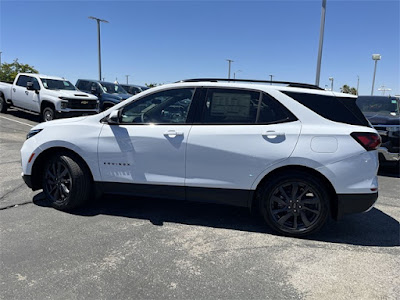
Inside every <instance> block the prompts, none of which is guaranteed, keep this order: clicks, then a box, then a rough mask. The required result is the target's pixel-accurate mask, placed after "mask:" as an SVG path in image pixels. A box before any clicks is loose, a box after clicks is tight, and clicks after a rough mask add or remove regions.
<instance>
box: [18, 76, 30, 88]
mask: <svg viewBox="0 0 400 300" xmlns="http://www.w3.org/2000/svg"><path fill="white" fill-rule="evenodd" d="M30 79H31V77H28V76H25V75H20V76H19V77H18V80H17V85H18V86H22V87H26V84H27V82H28V81H31V80H30Z"/></svg>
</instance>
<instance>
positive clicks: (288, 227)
mask: <svg viewBox="0 0 400 300" xmlns="http://www.w3.org/2000/svg"><path fill="white" fill-rule="evenodd" d="M289 172H290V171H289ZM259 203H260V211H261V213H262V215H263V217H264V219H265V221H266V222H267V224H268V225H269V226H270V227H272V228H273V229H274V230H275V231H277V232H279V233H281V234H284V235H288V236H294V237H301V236H305V235H308V234H311V233H315V232H317V231H318V230H319V229H321V227H322V226H323V225H324V224H325V223H326V221H327V218H328V214H329V194H328V192H327V189H326V187H325V185H324V183H323V182H322V181H321V180H319V179H318V178H316V177H314V176H312V175H310V174H308V173H306V172H298V171H293V172H290V173H287V174H286V173H285V174H283V173H282V174H280V175H278V176H276V177H275V178H273V179H272V180H270V181H268V182H266V184H265V185H264V186H263V187H262V188H261V191H260V202H259Z"/></svg>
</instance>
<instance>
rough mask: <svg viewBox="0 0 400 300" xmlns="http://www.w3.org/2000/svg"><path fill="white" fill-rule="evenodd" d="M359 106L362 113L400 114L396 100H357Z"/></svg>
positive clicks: (370, 98)
mask: <svg viewBox="0 0 400 300" xmlns="http://www.w3.org/2000/svg"><path fill="white" fill-rule="evenodd" d="M357 105H358V107H360V109H361V111H362V112H375V113H388V114H389V113H391V114H393V113H395V114H398V113H399V107H398V103H397V100H396V99H395V98H389V97H387V98H386V97H384V98H374V97H368V98H367V97H366V98H361V97H359V98H358V99H357Z"/></svg>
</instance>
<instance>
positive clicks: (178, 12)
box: [0, 0, 400, 94]
mask: <svg viewBox="0 0 400 300" xmlns="http://www.w3.org/2000/svg"><path fill="white" fill-rule="evenodd" d="M321 3H322V1H321V0H315V1H284V0H283V1H15V0H14V1H5V0H1V1H0V51H2V57H1V58H2V62H12V61H13V60H14V59H15V58H18V59H19V61H20V62H22V63H27V64H30V65H33V66H35V68H36V69H38V70H39V71H40V73H44V74H47V75H56V76H62V77H65V78H67V79H69V80H70V81H71V82H73V83H75V82H76V80H77V79H78V78H94V79H96V78H98V58H97V27H96V22H95V21H94V20H90V19H88V17H89V16H95V17H98V18H102V19H106V20H108V21H109V22H110V23H109V24H102V25H101V41H102V75H103V77H105V79H106V80H109V81H114V80H115V79H116V78H118V81H119V82H126V77H125V75H130V77H129V82H130V83H136V84H144V83H149V82H156V83H167V82H174V81H177V80H180V79H185V78H196V77H227V73H228V63H227V61H226V59H227V58H229V59H233V60H234V62H233V63H232V75H231V76H232V77H233V72H235V71H237V70H241V71H242V72H237V73H236V76H237V78H251V79H267V80H268V79H269V74H273V75H274V76H275V77H274V79H276V80H283V81H297V82H307V83H314V82H315V73H316V63H317V54H318V42H319V29H320V20H321ZM399 20H400V1H398V0H395V1H339V0H336V1H334V0H327V11H326V23H325V38H324V48H323V57H322V67H321V80H320V86H321V87H325V85H328V86H330V81H329V79H328V78H329V77H333V78H334V90H339V87H340V86H342V85H343V84H348V85H350V86H354V87H356V85H357V75H358V76H359V77H360V94H370V92H371V85H372V76H373V70H374V63H373V61H372V58H371V55H372V54H373V53H379V54H381V55H382V60H381V61H379V62H378V68H377V74H376V82H375V92H374V93H375V94H381V92H379V91H378V90H377V89H378V88H379V87H380V86H382V85H385V86H386V87H387V88H391V89H392V91H391V92H390V93H391V94H400V78H399V69H400V60H399V56H400V40H399V38H400V24H399V22H400V21H399Z"/></svg>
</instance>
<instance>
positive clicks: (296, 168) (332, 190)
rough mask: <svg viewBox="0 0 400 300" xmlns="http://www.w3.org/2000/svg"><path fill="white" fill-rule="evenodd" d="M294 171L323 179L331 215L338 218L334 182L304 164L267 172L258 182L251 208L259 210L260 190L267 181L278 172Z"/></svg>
mask: <svg viewBox="0 0 400 300" xmlns="http://www.w3.org/2000/svg"><path fill="white" fill-rule="evenodd" d="M292 171H300V172H305V173H307V174H310V175H312V176H314V177H316V178H318V179H319V180H321V181H322V182H323V184H324V186H325V187H326V188H327V190H328V194H329V196H330V199H329V202H330V203H329V204H330V212H331V217H333V218H334V219H336V218H337V211H338V206H337V193H336V191H335V188H334V187H333V184H332V183H331V182H330V181H329V179H328V178H327V177H326V176H324V175H323V174H322V173H320V172H318V171H317V170H315V169H313V168H310V167H306V166H302V165H287V166H283V167H279V168H276V169H274V170H273V171H271V172H269V173H268V174H266V175H265V176H264V177H263V178H262V179H261V181H260V182H259V183H258V185H257V187H256V190H255V192H254V195H253V198H252V199H251V204H250V209H251V210H252V211H257V210H258V204H259V201H260V199H261V196H260V190H261V188H262V186H263V185H264V184H265V182H267V181H268V180H269V179H271V178H274V177H275V176H277V175H278V174H281V173H288V172H292Z"/></svg>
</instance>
